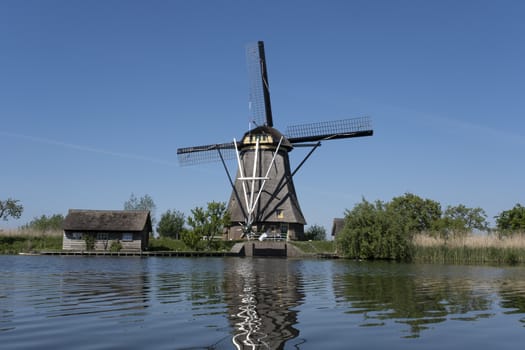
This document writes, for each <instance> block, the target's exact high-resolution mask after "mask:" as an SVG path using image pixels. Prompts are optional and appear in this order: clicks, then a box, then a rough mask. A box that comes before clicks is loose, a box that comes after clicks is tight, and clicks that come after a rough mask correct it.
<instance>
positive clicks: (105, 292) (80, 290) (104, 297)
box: [52, 272, 149, 316]
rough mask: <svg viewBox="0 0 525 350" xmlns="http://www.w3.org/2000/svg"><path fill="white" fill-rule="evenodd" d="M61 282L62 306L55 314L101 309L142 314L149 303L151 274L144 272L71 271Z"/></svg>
mask: <svg viewBox="0 0 525 350" xmlns="http://www.w3.org/2000/svg"><path fill="white" fill-rule="evenodd" d="M61 284H62V295H61V300H60V306H59V307H58V309H57V314H56V315H52V316H70V315H78V314H95V313H101V312H102V313H111V312H119V313H121V315H120V316H129V315H135V316H138V315H140V314H141V313H140V312H139V311H141V310H144V309H145V308H147V307H148V305H149V298H148V288H149V287H148V286H149V276H148V275H147V274H144V273H138V274H127V273H118V272H111V273H107V272H105V273H95V272H93V273H91V272H89V273H86V272H84V273H82V274H79V273H69V274H64V275H63V276H62V281H61Z"/></svg>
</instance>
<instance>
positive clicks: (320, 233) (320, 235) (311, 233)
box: [304, 225, 326, 241]
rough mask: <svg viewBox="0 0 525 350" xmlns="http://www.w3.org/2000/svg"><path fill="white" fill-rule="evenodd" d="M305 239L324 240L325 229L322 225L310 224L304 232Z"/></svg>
mask: <svg viewBox="0 0 525 350" xmlns="http://www.w3.org/2000/svg"><path fill="white" fill-rule="evenodd" d="M304 238H305V239H306V240H307V241H310V240H311V241H324V240H326V229H325V228H324V227H323V226H319V225H312V226H310V227H308V229H307V230H306V232H305V233H304Z"/></svg>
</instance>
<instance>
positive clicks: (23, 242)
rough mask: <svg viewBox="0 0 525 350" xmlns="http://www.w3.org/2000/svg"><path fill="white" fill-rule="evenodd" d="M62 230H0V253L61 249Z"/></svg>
mask: <svg viewBox="0 0 525 350" xmlns="http://www.w3.org/2000/svg"><path fill="white" fill-rule="evenodd" d="M61 249H62V231H44V232H42V231H35V230H24V229H17V230H2V231H0V254H18V253H30V252H34V251H39V250H61Z"/></svg>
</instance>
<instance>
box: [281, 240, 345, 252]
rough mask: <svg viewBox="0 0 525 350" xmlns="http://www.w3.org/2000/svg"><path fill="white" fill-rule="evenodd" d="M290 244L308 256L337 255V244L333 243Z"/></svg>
mask: <svg viewBox="0 0 525 350" xmlns="http://www.w3.org/2000/svg"><path fill="white" fill-rule="evenodd" d="M290 243H291V244H293V245H294V246H296V247H297V248H299V249H300V250H301V251H302V252H303V253H306V254H335V244H334V242H333V241H307V242H299V241H294V242H290Z"/></svg>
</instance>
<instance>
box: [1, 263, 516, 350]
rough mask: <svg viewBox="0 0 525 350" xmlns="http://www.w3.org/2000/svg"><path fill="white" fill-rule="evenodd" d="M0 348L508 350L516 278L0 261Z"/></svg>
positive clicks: (399, 270)
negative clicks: (472, 349) (474, 349)
mask: <svg viewBox="0 0 525 350" xmlns="http://www.w3.org/2000/svg"><path fill="white" fill-rule="evenodd" d="M0 266H1V272H0V348H1V349H51V348H60V349H68V348H74V349H145V348H150V349H421V348H425V349H443V348H446V349H465V348H469V349H470V348H476V349H493V348H496V347H497V348H498V350H502V349H517V348H522V340H523V339H525V328H524V326H525V268H524V267H489V266H481V267H480V266H450V265H418V264H414V265H408V264H407V265H406V264H389V263H363V262H361V263H360V262H353V261H343V260H292V259H288V260H287V259H250V258H244V259H243V258H142V259H141V258H122V257H120V258H110V257H107V258H106V257H44V256H34V257H28V256H0Z"/></svg>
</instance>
